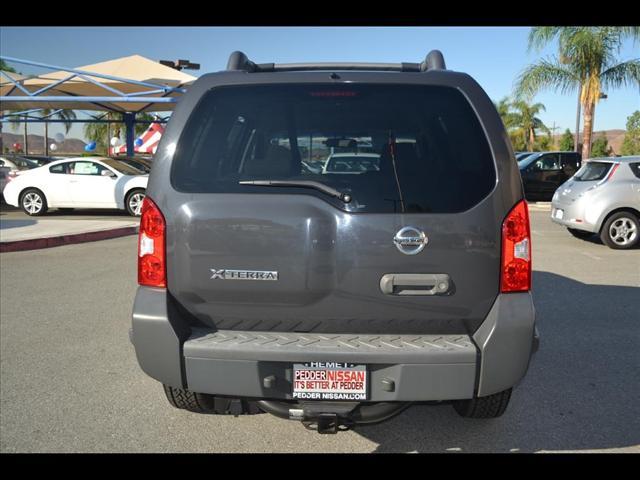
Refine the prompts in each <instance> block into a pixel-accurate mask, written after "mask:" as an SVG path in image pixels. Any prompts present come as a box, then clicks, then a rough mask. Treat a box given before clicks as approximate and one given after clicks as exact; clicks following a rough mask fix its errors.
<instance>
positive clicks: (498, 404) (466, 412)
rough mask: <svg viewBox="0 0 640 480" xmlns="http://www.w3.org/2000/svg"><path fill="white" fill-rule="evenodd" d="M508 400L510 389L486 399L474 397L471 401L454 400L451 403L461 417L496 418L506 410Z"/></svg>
mask: <svg viewBox="0 0 640 480" xmlns="http://www.w3.org/2000/svg"><path fill="white" fill-rule="evenodd" d="M510 398H511V389H509V390H504V391H502V392H498V393H494V394H493V395H488V396H486V397H476V398H472V399H471V400H456V401H454V402H453V408H455V410H456V412H458V415H460V416H461V417H466V418H497V417H499V416H501V415H502V414H503V413H504V412H505V410H506V409H507V405H509V399H510Z"/></svg>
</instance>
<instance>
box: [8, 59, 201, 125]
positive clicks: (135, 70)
mask: <svg viewBox="0 0 640 480" xmlns="http://www.w3.org/2000/svg"><path fill="white" fill-rule="evenodd" d="M4 59H7V60H8V61H11V60H16V59H9V58H7V57H4ZM18 63H26V64H31V65H38V66H45V65H44V64H39V63H36V62H24V61H19V62H18ZM51 67H52V66H51ZM53 68H56V67H53ZM92 74H94V75H92ZM10 76H11V77H13V79H14V80H17V82H14V81H11V78H8V77H9V74H7V73H6V72H3V75H2V77H3V78H2V79H0V97H2V109H4V110H27V109H31V108H49V109H58V108H68V109H75V110H106V111H113V112H122V113H124V112H143V111H149V110H151V111H158V112H160V111H169V110H173V107H174V103H175V102H171V101H169V102H158V99H160V98H172V97H176V96H178V95H180V94H181V93H183V92H184V91H183V89H182V87H183V86H185V85H189V84H190V83H192V82H193V81H194V80H196V77H194V76H192V75H188V74H186V73H183V72H181V71H179V70H176V69H174V68H171V67H167V66H165V65H161V64H160V63H158V62H155V61H153V60H150V59H148V58H145V57H142V56H140V55H131V56H129V57H122V58H117V59H115V60H108V61H106V62H100V63H95V64H93V65H85V66H83V67H78V68H75V69H62V70H59V71H56V72H52V73H46V74H43V75H40V76H37V77H31V78H29V77H22V78H19V79H16V74H10ZM11 97H13V98H11ZM25 97H26V98H25ZM36 97H39V98H36ZM45 97H52V99H51V101H47V100H48V99H46V98H45ZM65 97H82V98H83V99H86V100H87V101H79V100H80V99H78V98H75V99H74V100H71V99H69V101H65ZM101 97H104V98H103V101H91V100H92V99H96V98H101ZM109 97H111V98H109ZM127 97H128V98H127ZM147 98H148V99H149V100H150V101H149V102H139V103H134V102H132V101H131V100H135V99H147ZM119 100H120V101H119ZM152 100H153V101H152Z"/></svg>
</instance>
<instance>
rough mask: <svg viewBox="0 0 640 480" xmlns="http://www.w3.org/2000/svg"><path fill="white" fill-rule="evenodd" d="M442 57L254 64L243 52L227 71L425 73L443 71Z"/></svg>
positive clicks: (234, 57)
mask: <svg viewBox="0 0 640 480" xmlns="http://www.w3.org/2000/svg"><path fill="white" fill-rule="evenodd" d="M445 69H446V66H445V63H444V56H443V55H442V52H441V51H440V50H431V51H430V52H429V54H428V55H427V56H426V58H425V59H424V61H423V62H422V63H254V62H252V61H251V60H249V57H247V56H246V55H245V54H244V53H243V52H240V51H235V52H233V53H232V54H231V55H230V56H229V61H228V62H227V70H240V71H244V72H248V73H257V72H295V71H305V70H306V71H308V70H325V71H327V70H328V71H331V70H374V71H391V72H427V71H429V70H445Z"/></svg>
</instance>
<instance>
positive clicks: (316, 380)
mask: <svg viewBox="0 0 640 480" xmlns="http://www.w3.org/2000/svg"><path fill="white" fill-rule="evenodd" d="M292 374H293V375H292V381H291V396H292V398H293V399H296V400H327V401H340V400H344V401H359V402H363V401H367V400H369V378H370V371H369V369H368V368H367V365H364V364H356V363H351V362H300V363H294V364H293V365H292Z"/></svg>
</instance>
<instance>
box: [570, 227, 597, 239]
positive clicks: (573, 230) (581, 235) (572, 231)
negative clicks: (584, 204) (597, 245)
mask: <svg viewBox="0 0 640 480" xmlns="http://www.w3.org/2000/svg"><path fill="white" fill-rule="evenodd" d="M567 230H569V233H570V234H571V235H573V236H574V237H576V238H579V239H581V240H584V239H585V238H589V237H590V236H591V235H593V232H586V231H584V230H578V229H576V228H567Z"/></svg>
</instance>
